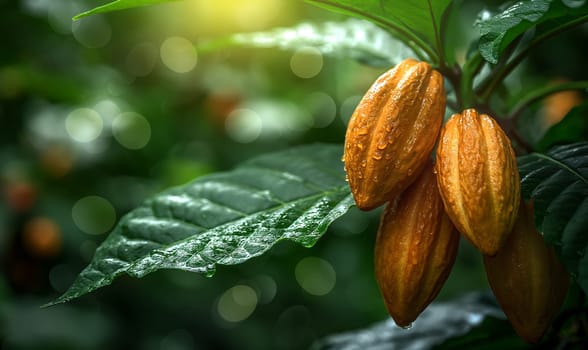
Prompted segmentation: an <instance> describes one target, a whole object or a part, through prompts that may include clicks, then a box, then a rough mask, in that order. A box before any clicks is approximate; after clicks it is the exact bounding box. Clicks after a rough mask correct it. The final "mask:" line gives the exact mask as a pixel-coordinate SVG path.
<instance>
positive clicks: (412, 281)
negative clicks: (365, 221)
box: [374, 162, 460, 327]
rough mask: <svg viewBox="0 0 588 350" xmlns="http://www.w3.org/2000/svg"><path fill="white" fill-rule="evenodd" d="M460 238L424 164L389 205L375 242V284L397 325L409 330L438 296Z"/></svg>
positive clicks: (434, 180) (455, 253) (435, 184)
mask: <svg viewBox="0 0 588 350" xmlns="http://www.w3.org/2000/svg"><path fill="white" fill-rule="evenodd" d="M459 237H460V235H459V233H458V232H457V230H456V229H455V227H454V226H453V224H452V223H451V220H450V219H449V217H447V215H446V214H445V211H444V210H443V203H442V201H441V198H440V196H439V191H438V189H437V182H436V179H435V174H434V173H433V165H432V163H431V162H429V165H428V166H427V167H426V168H425V169H424V170H423V171H422V173H421V175H420V176H419V177H418V179H417V180H416V181H415V182H414V183H413V184H412V185H411V186H410V187H409V188H408V189H407V190H406V191H405V192H403V193H402V194H401V195H400V196H399V197H397V199H396V200H395V201H392V202H389V203H388V205H387V206H386V208H385V210H384V213H383V214H382V218H381V221H380V227H379V229H378V236H377V238H376V246H375V254H374V255H375V272H376V273H375V274H376V280H377V282H378V286H379V287H380V292H381V293H382V296H383V297H384V302H385V304H386V308H387V309H388V312H389V313H390V315H391V316H392V318H393V319H394V321H395V322H396V324H397V325H399V326H401V327H405V326H409V325H410V324H411V323H412V322H413V321H414V320H415V319H416V318H417V317H418V315H419V314H420V313H421V312H422V311H423V310H424V309H425V308H426V307H427V306H428V305H429V304H430V303H431V301H433V299H434V298H435V297H436V296H437V294H438V293H439V291H440V290H441V287H442V286H443V284H444V283H445V280H446V279H447V277H448V275H449V272H450V271H451V267H452V266H453V263H454V262H455V257H456V255H457V248H458V245H459Z"/></svg>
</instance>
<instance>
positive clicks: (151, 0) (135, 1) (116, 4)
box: [73, 0, 179, 20]
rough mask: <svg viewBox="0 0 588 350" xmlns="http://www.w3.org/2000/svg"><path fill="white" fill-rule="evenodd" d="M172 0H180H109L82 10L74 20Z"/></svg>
mask: <svg viewBox="0 0 588 350" xmlns="http://www.w3.org/2000/svg"><path fill="white" fill-rule="evenodd" d="M172 1H179V0H116V1H113V2H109V3H108V4H105V5H102V6H98V7H95V8H93V9H91V10H89V11H85V12H82V13H80V14H78V15H76V16H74V18H73V19H74V20H78V19H80V18H83V17H86V16H90V15H94V14H97V13H105V12H111V11H118V10H125V9H130V8H133V7H141V6H148V5H154V4H159V3H164V2H172Z"/></svg>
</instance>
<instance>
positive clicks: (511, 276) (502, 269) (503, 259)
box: [484, 203, 570, 343]
mask: <svg viewBox="0 0 588 350" xmlns="http://www.w3.org/2000/svg"><path fill="white" fill-rule="evenodd" d="M484 266H485V268H486V276H487V277H488V282H489V283H490V287H491V288H492V291H493V292H494V295H495V296H496V299H497V301H498V303H499V304H500V306H501V307H502V309H503V310H504V313H505V314H506V316H507V317H508V319H509V321H510V323H511V324H512V326H513V328H514V330H515V331H516V332H517V334H518V335H519V336H520V337H521V338H523V339H525V340H526V341H528V342H530V343H535V342H538V341H539V340H540V339H541V337H542V336H543V334H544V333H545V331H546V330H547V328H548V327H549V325H550V324H551V322H552V321H553V319H554V317H555V316H556V315H557V313H558V312H559V310H560V308H561V306H562V304H563V302H564V299H565V297H566V294H567V290H568V287H569V284H570V278H569V275H568V273H567V272H566V270H565V269H564V268H563V266H562V265H561V263H560V261H559V259H558V258H557V256H556V255H555V251H554V249H553V247H549V246H547V245H546V244H545V241H544V239H543V237H542V236H541V234H540V233H539V232H538V231H537V229H536V228H535V223H534V221H533V208H532V205H525V204H524V203H521V208H520V209H519V215H518V218H517V220H516V223H515V226H514V228H513V230H512V232H511V234H510V235H509V237H508V240H507V241H506V243H505V244H504V246H503V247H502V248H501V249H500V250H499V251H498V254H496V255H495V256H494V257H489V256H485V257H484Z"/></svg>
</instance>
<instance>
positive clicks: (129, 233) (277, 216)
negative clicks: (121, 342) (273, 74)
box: [48, 145, 354, 305]
mask: <svg viewBox="0 0 588 350" xmlns="http://www.w3.org/2000/svg"><path fill="white" fill-rule="evenodd" d="M341 154H342V147H341V146H340V145H307V146H301V147H298V148H292V149H290V150H286V151H281V152H276V153H272V154H268V155H263V156H260V157H257V158H254V159H252V160H250V161H247V162H245V163H243V164H242V165H240V166H239V167H237V168H236V169H235V170H233V171H230V172H225V173H217V174H212V175H210V176H206V177H202V178H199V179H197V180H195V181H193V182H191V183H189V184H187V185H184V186H180V187H177V188H173V189H171V190H169V191H166V192H164V193H161V194H159V195H156V196H155V197H153V198H151V199H149V200H147V201H146V202H144V203H143V204H142V205H141V206H140V207H138V208H136V209H134V210H133V211H131V212H130V213H129V214H127V215H126V216H125V217H124V218H123V219H122V220H121V221H120V222H119V223H118V225H117V226H116V227H115V228H114V230H113V232H112V233H111V234H110V236H109V237H108V238H107V239H106V241H104V242H103V243H102V245H101V246H100V247H98V249H97V250H96V254H95V255H94V258H93V259H92V261H91V263H90V265H88V266H87V267H86V268H85V269H84V270H83V271H82V272H81V273H80V275H79V276H78V278H77V279H76V280H75V281H74V283H73V285H72V286H71V287H70V288H69V290H68V291H67V292H65V294H63V295H62V296H61V297H59V298H58V299H57V300H55V301H53V302H51V303H50V304H48V305H53V304H57V303H62V302H66V301H69V300H71V299H74V298H77V297H79V296H81V295H84V294H86V293H89V292H91V291H93V290H95V289H97V288H100V287H103V286H106V285H108V284H110V283H112V281H113V280H114V279H115V278H116V277H118V276H120V275H121V274H123V273H124V274H128V275H131V276H134V277H143V276H145V275H147V274H149V273H151V272H154V271H156V270H159V269H181V270H187V271H192V272H197V273H202V274H206V275H208V276H212V275H213V274H214V271H215V266H216V264H222V265H234V264H240V263H242V262H245V261H247V260H249V259H251V258H253V257H256V256H259V255H261V254H263V253H265V252H266V251H268V250H269V249H270V248H271V247H272V246H273V245H274V244H276V243H277V242H278V241H280V240H284V239H289V240H292V241H294V242H297V243H300V244H302V245H304V246H306V247H310V246H312V245H313V244H314V243H315V242H316V241H317V240H318V239H319V238H320V237H321V236H322V234H323V233H324V232H325V231H326V229H327V227H328V226H329V224H331V222H333V221H334V220H335V219H336V218H338V217H339V216H341V215H343V214H345V212H346V211H347V210H348V209H349V208H350V207H351V206H352V205H353V204H354V201H353V198H352V196H351V194H350V190H349V186H348V184H347V182H346V181H345V173H344V171H343V165H342V162H341V160H340V159H341Z"/></svg>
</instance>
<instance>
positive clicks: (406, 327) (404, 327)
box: [400, 323, 412, 330]
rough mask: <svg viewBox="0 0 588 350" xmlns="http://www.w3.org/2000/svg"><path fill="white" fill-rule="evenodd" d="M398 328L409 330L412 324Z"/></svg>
mask: <svg viewBox="0 0 588 350" xmlns="http://www.w3.org/2000/svg"><path fill="white" fill-rule="evenodd" d="M400 328H402V329H405V330H409V329H411V328H412V323H410V324H408V325H406V326H402V327H400Z"/></svg>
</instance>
